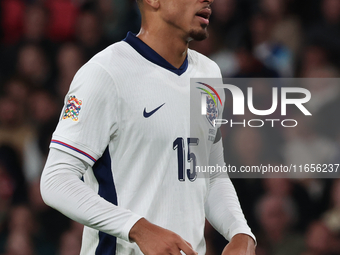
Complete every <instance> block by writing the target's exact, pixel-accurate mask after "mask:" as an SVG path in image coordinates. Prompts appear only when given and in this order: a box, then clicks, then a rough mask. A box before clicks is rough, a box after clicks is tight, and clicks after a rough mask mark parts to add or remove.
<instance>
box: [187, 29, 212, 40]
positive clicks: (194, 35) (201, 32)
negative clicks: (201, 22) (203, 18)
mask: <svg viewBox="0 0 340 255" xmlns="http://www.w3.org/2000/svg"><path fill="white" fill-rule="evenodd" d="M189 36H190V38H191V39H192V40H195V41H203V40H205V39H207V38H208V37H209V33H208V31H207V26H205V27H203V26H202V27H201V28H199V29H192V30H191V31H190V33H189Z"/></svg>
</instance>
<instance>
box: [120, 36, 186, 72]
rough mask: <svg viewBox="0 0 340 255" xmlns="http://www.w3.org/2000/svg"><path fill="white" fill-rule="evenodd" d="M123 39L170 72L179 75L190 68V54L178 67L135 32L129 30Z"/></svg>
mask: <svg viewBox="0 0 340 255" xmlns="http://www.w3.org/2000/svg"><path fill="white" fill-rule="evenodd" d="M123 41H125V42H127V43H128V44H130V46H131V47H132V48H134V49H135V50H136V51H137V52H138V53H139V54H141V55H142V56H143V57H144V58H146V59H147V60H149V61H151V62H152V63H154V64H156V65H158V66H161V67H163V68H165V69H167V70H169V71H170V72H173V73H175V74H177V75H178V76H180V75H182V74H183V73H184V72H185V71H186V70H187V69H188V55H187V57H186V58H185V61H184V63H183V64H182V66H181V67H180V68H176V67H174V66H173V65H171V64H170V63H169V62H168V61H166V60H165V59H164V58H163V57H162V56H160V55H159V54H158V53H157V52H156V51H154V50H153V49H152V48H150V47H149V46H148V45H147V44H146V43H144V42H143V41H142V40H141V39H139V38H138V37H137V36H136V35H134V34H133V33H131V32H128V34H127V36H126V38H125V39H124V40H123Z"/></svg>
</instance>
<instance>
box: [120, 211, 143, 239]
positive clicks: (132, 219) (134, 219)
mask: <svg viewBox="0 0 340 255" xmlns="http://www.w3.org/2000/svg"><path fill="white" fill-rule="evenodd" d="M141 218H143V217H142V216H139V215H136V214H134V215H132V216H131V217H130V219H129V220H128V221H127V222H126V223H125V225H124V228H123V234H122V239H123V240H125V241H127V242H130V243H133V242H132V241H131V240H130V238H129V234H130V230H131V228H132V227H133V226H134V225H135V224H136V223H137V221H139V220H140V219H141Z"/></svg>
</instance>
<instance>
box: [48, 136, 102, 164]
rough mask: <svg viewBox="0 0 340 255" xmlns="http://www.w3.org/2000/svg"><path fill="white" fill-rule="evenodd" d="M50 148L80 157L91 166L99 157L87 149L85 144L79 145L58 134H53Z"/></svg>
mask: <svg viewBox="0 0 340 255" xmlns="http://www.w3.org/2000/svg"><path fill="white" fill-rule="evenodd" d="M50 148H56V149H59V150H61V151H65V152H67V153H69V154H71V155H74V156H75V157H77V158H80V159H81V160H84V161H85V162H87V163H88V164H89V165H91V166H93V165H94V163H96V161H97V159H98V158H99V155H97V154H96V153H94V152H93V151H91V150H89V149H88V148H86V147H85V146H82V145H79V144H77V143H75V142H72V141H70V140H68V139H66V138H63V137H60V136H53V138H52V141H51V144H50Z"/></svg>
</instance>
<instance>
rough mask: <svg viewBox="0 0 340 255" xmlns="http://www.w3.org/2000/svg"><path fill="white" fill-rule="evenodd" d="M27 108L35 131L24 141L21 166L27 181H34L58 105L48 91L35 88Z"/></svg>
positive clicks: (43, 160) (54, 122)
mask: <svg viewBox="0 0 340 255" xmlns="http://www.w3.org/2000/svg"><path fill="white" fill-rule="evenodd" d="M28 109H29V113H30V116H31V119H30V121H31V123H32V125H34V128H35V130H36V133H35V134H34V135H33V136H31V137H30V139H28V140H27V142H26V143H25V147H24V155H23V157H24V158H23V168H24V172H25V176H26V180H27V181H28V183H34V182H36V181H37V180H39V179H40V175H41V171H42V169H43V166H44V164H45V161H46V158H47V154H48V150H49V144H50V141H51V138H52V133H53V131H54V129H55V126H56V124H57V120H58V116H59V114H60V106H59V104H58V101H57V99H56V98H55V97H54V96H53V95H52V94H51V93H50V92H48V91H46V90H37V91H35V92H33V93H32V94H31V96H30V99H29V105H28Z"/></svg>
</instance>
